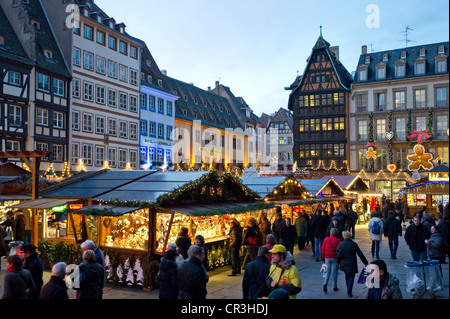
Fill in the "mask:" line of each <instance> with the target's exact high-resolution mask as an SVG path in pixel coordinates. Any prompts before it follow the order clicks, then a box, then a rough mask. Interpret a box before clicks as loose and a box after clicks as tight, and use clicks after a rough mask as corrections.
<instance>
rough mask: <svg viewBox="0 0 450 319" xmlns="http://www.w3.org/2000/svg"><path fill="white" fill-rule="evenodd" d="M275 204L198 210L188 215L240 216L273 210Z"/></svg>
mask: <svg viewBox="0 0 450 319" xmlns="http://www.w3.org/2000/svg"><path fill="white" fill-rule="evenodd" d="M274 207H275V204H273V203H257V204H251V205H248V206H245V207H244V206H242V207H236V208H231V209H230V208H219V209H214V208H213V209H200V210H195V211H193V212H190V213H189V214H190V215H193V216H197V217H199V216H213V215H228V214H242V213H246V212H251V211H256V210H263V209H270V208H274Z"/></svg>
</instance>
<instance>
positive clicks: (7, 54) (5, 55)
mask: <svg viewBox="0 0 450 319" xmlns="http://www.w3.org/2000/svg"><path fill="white" fill-rule="evenodd" d="M0 35H1V36H3V37H5V44H4V45H0V58H2V59H7V60H12V61H17V62H21V63H25V64H28V65H30V64H31V60H30V59H29V58H28V56H27V54H26V52H25V50H24V49H23V47H22V45H21V44H20V41H19V39H18V38H17V35H16V33H15V32H14V29H13V28H12V26H11V24H10V23H9V20H8V18H7V17H6V14H5V12H4V11H3V8H2V6H1V5H0Z"/></svg>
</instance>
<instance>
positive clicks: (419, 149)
mask: <svg viewBox="0 0 450 319" xmlns="http://www.w3.org/2000/svg"><path fill="white" fill-rule="evenodd" d="M406 158H407V159H408V160H409V165H408V169H409V170H410V171H413V170H415V169H420V168H421V167H422V168H423V169H424V170H427V171H429V170H430V169H432V168H433V167H434V164H433V162H432V160H433V158H434V156H433V154H431V153H425V146H423V145H422V144H417V145H416V146H414V154H409V155H408V156H406Z"/></svg>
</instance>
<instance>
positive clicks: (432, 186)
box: [399, 181, 449, 195]
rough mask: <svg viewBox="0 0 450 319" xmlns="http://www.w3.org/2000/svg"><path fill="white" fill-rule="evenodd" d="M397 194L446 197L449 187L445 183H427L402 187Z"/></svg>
mask: <svg viewBox="0 0 450 319" xmlns="http://www.w3.org/2000/svg"><path fill="white" fill-rule="evenodd" d="M399 192H400V193H402V194H430V195H448V194H449V186H448V182H446V181H428V182H423V183H416V184H414V185H411V186H407V187H404V188H402V189H400V191H399Z"/></svg>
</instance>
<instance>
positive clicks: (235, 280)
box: [0, 225, 449, 300]
mask: <svg viewBox="0 0 450 319" xmlns="http://www.w3.org/2000/svg"><path fill="white" fill-rule="evenodd" d="M355 241H356V242H357V243H358V245H359V246H360V248H361V250H362V251H363V253H364V255H365V256H366V258H367V260H369V262H370V261H371V260H372V258H371V253H370V248H371V241H370V239H369V232H368V230H367V225H357V226H356V239H355ZM399 244H400V245H399V249H398V253H397V259H395V260H392V259H390V253H389V247H388V243H387V239H386V238H383V241H382V243H381V247H380V258H381V259H383V260H384V261H385V262H386V263H387V267H388V271H389V272H390V273H392V274H394V275H395V276H396V277H397V278H398V279H399V280H400V288H401V290H402V293H403V298H405V299H411V296H409V295H408V293H407V292H406V268H405V263H406V262H408V261H410V260H411V254H410V251H409V249H408V246H407V245H406V243H405V240H404V239H403V237H401V238H399ZM294 257H295V262H296V267H298V269H299V272H300V276H301V279H302V291H301V292H300V293H299V294H298V296H297V298H299V299H365V296H366V293H367V288H366V286H365V285H360V284H357V283H356V280H355V284H354V287H353V297H352V298H351V297H348V296H347V293H346V286H345V276H344V273H343V272H342V271H339V275H338V288H339V291H337V292H334V291H333V289H331V288H332V279H331V278H330V281H329V289H328V293H324V292H323V290H322V288H323V278H322V274H321V273H320V272H319V270H320V267H321V265H322V263H321V262H316V260H315V258H314V257H312V250H311V245H308V246H306V248H305V249H304V250H302V251H301V252H299V251H298V249H297V248H295V249H294ZM1 263H2V270H1V271H0V293H3V280H4V275H5V269H6V260H5V259H2V260H1ZM362 266H363V264H362V263H361V261H359V259H358V267H359V270H361V267H362ZM442 270H443V273H444V277H443V283H444V284H443V286H444V291H442V292H439V293H437V294H435V296H434V297H435V298H436V299H447V300H448V299H449V270H448V264H444V265H442ZM230 272H231V267H230V266H225V267H222V268H219V269H215V270H212V271H210V272H209V276H210V279H209V282H208V285H207V290H208V296H207V299H242V288H241V287H242V277H243V275H238V276H236V277H228V276H227V274H229V273H230ZM49 278H50V273H49V272H47V271H46V272H45V273H44V282H47V281H48V280H49ZM69 296H70V298H71V299H74V298H75V291H74V290H72V289H69ZM103 297H104V299H122V300H123V299H158V290H154V291H144V290H142V289H137V288H130V287H126V286H113V285H107V286H106V287H105V289H104V292H103Z"/></svg>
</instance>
